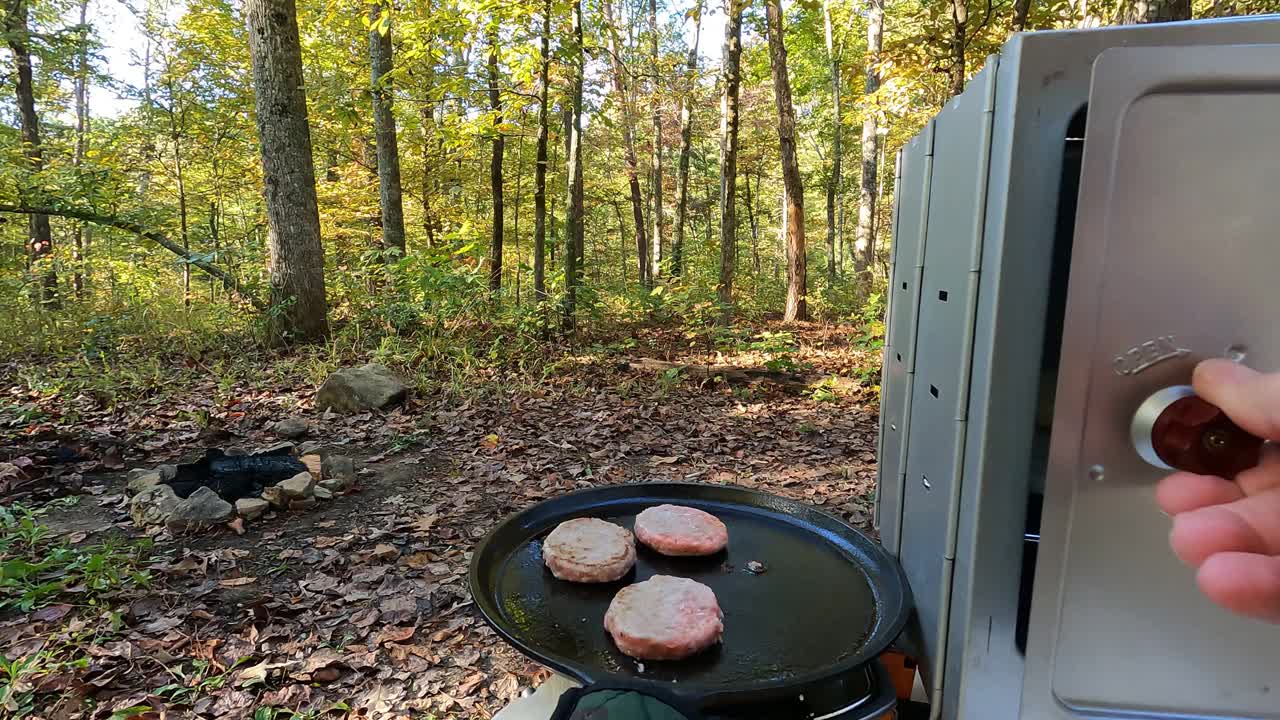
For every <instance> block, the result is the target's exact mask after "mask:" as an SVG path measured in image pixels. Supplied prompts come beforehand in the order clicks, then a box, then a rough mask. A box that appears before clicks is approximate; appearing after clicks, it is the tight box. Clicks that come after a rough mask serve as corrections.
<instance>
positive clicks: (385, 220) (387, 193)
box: [369, 2, 425, 263]
mask: <svg viewBox="0 0 1280 720" xmlns="http://www.w3.org/2000/svg"><path fill="white" fill-rule="evenodd" d="M384 13H385V14H386V18H385V22H384V18H383V14H384ZM369 26H370V27H369V65H370V69H371V73H370V80H371V82H372V93H371V95H372V98H373V134H374V143H375V144H376V146H377V155H378V205H379V207H380V209H381V210H382V249H383V257H384V259H385V260H386V262H389V263H392V262H396V261H397V260H399V259H400V258H402V257H404V253H405V233H404V200H403V198H402V196H401V189H400V147H399V143H398V141H397V139H396V116H395V112H394V107H393V92H392V87H391V78H389V77H387V76H388V75H390V74H391V70H392V68H393V67H394V62H393V57H392V52H393V50H392V45H391V6H390V4H384V3H382V2H379V3H377V4H375V5H373V6H372V7H371V8H370V10H369ZM424 202H425V195H424Z"/></svg>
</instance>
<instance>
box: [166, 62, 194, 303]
mask: <svg viewBox="0 0 1280 720" xmlns="http://www.w3.org/2000/svg"><path fill="white" fill-rule="evenodd" d="M177 104H178V98H177V96H176V95H175V94H174V90H173V81H172V80H171V81H170V82H169V133H170V137H169V139H170V140H171V141H172V142H173V170H174V176H175V177H176V178H177V180H178V223H179V227H180V228H181V231H182V249H183V250H185V251H187V252H188V253H190V252H191V234H190V232H189V230H188V222H187V183H186V176H185V173H184V172H183V163H182V136H183V134H184V132H185V125H186V121H185V120H184V121H183V123H182V125H183V127H179V125H178V117H177V116H178V114H179V112H180V111H179V110H178V108H177V107H176V105H177ZM182 306H183V307H188V308H189V307H191V263H183V265H182Z"/></svg>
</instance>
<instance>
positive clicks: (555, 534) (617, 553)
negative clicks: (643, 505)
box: [542, 518, 636, 583]
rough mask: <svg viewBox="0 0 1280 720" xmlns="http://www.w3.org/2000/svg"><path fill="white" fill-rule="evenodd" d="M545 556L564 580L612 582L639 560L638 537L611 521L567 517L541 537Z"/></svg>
mask: <svg viewBox="0 0 1280 720" xmlns="http://www.w3.org/2000/svg"><path fill="white" fill-rule="evenodd" d="M542 559H543V561H544V562H545V563H546V564H547V567H548V568H550V569H551V574H552V575H555V576H556V577H558V578H560V579H561V580H572V581H573V582H585V583H593V582H613V581H614V580H617V579H619V578H621V577H622V576H623V575H626V574H627V572H628V571H630V570H631V566H633V565H635V564H636V541H635V537H634V536H632V534H631V531H630V530H628V529H626V528H624V527H622V526H619V525H614V524H613V523H611V522H605V521H604V520H598V519H596V518H577V519H575V520H566V521H565V522H562V523H560V524H559V525H558V526H557V527H556V529H555V530H552V531H551V534H550V535H548V536H547V539H546V540H543V541H542Z"/></svg>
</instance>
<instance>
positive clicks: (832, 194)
mask: <svg viewBox="0 0 1280 720" xmlns="http://www.w3.org/2000/svg"><path fill="white" fill-rule="evenodd" d="M879 1H880V0H871V2H872V5H874V4H875V3H876V2H879ZM872 12H874V10H873V11H872ZM822 19H823V25H824V29H825V30H826V40H827V61H828V62H830V63H831V112H832V121H831V176H830V177H829V178H827V287H831V288H834V287H835V285H836V204H837V203H838V202H839V198H840V189H841V182H840V163H841V161H842V160H843V157H844V148H843V145H842V140H843V137H842V136H843V135H844V130H843V127H844V123H843V117H844V116H843V113H841V112H840V94H841V90H842V89H843V85H842V84H841V82H840V55H841V53H840V52H839V50H838V49H837V48H836V44H835V37H834V35H835V33H834V31H833V28H832V22H831V0H825V1H824V2H823V3H822ZM863 135H864V137H863V142H866V137H865V135H866V131H865V130H864V131H863Z"/></svg>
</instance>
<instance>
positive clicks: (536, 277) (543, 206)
mask: <svg viewBox="0 0 1280 720" xmlns="http://www.w3.org/2000/svg"><path fill="white" fill-rule="evenodd" d="M551 11H552V5H551V0H546V1H545V2H544V3H543V5H542V48H541V50H540V51H539V55H538V59H539V67H538V165H537V167H536V168H535V169H534V174H533V294H534V297H536V298H537V300H538V302H540V303H541V302H543V301H545V300H546V299H547V281H546V274H547V269H546V262H547V260H546V254H547V134H548V130H549V128H548V117H549V113H550V108H549V107H547V94H548V88H549V86H550V84H551V78H550V75H551Z"/></svg>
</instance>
